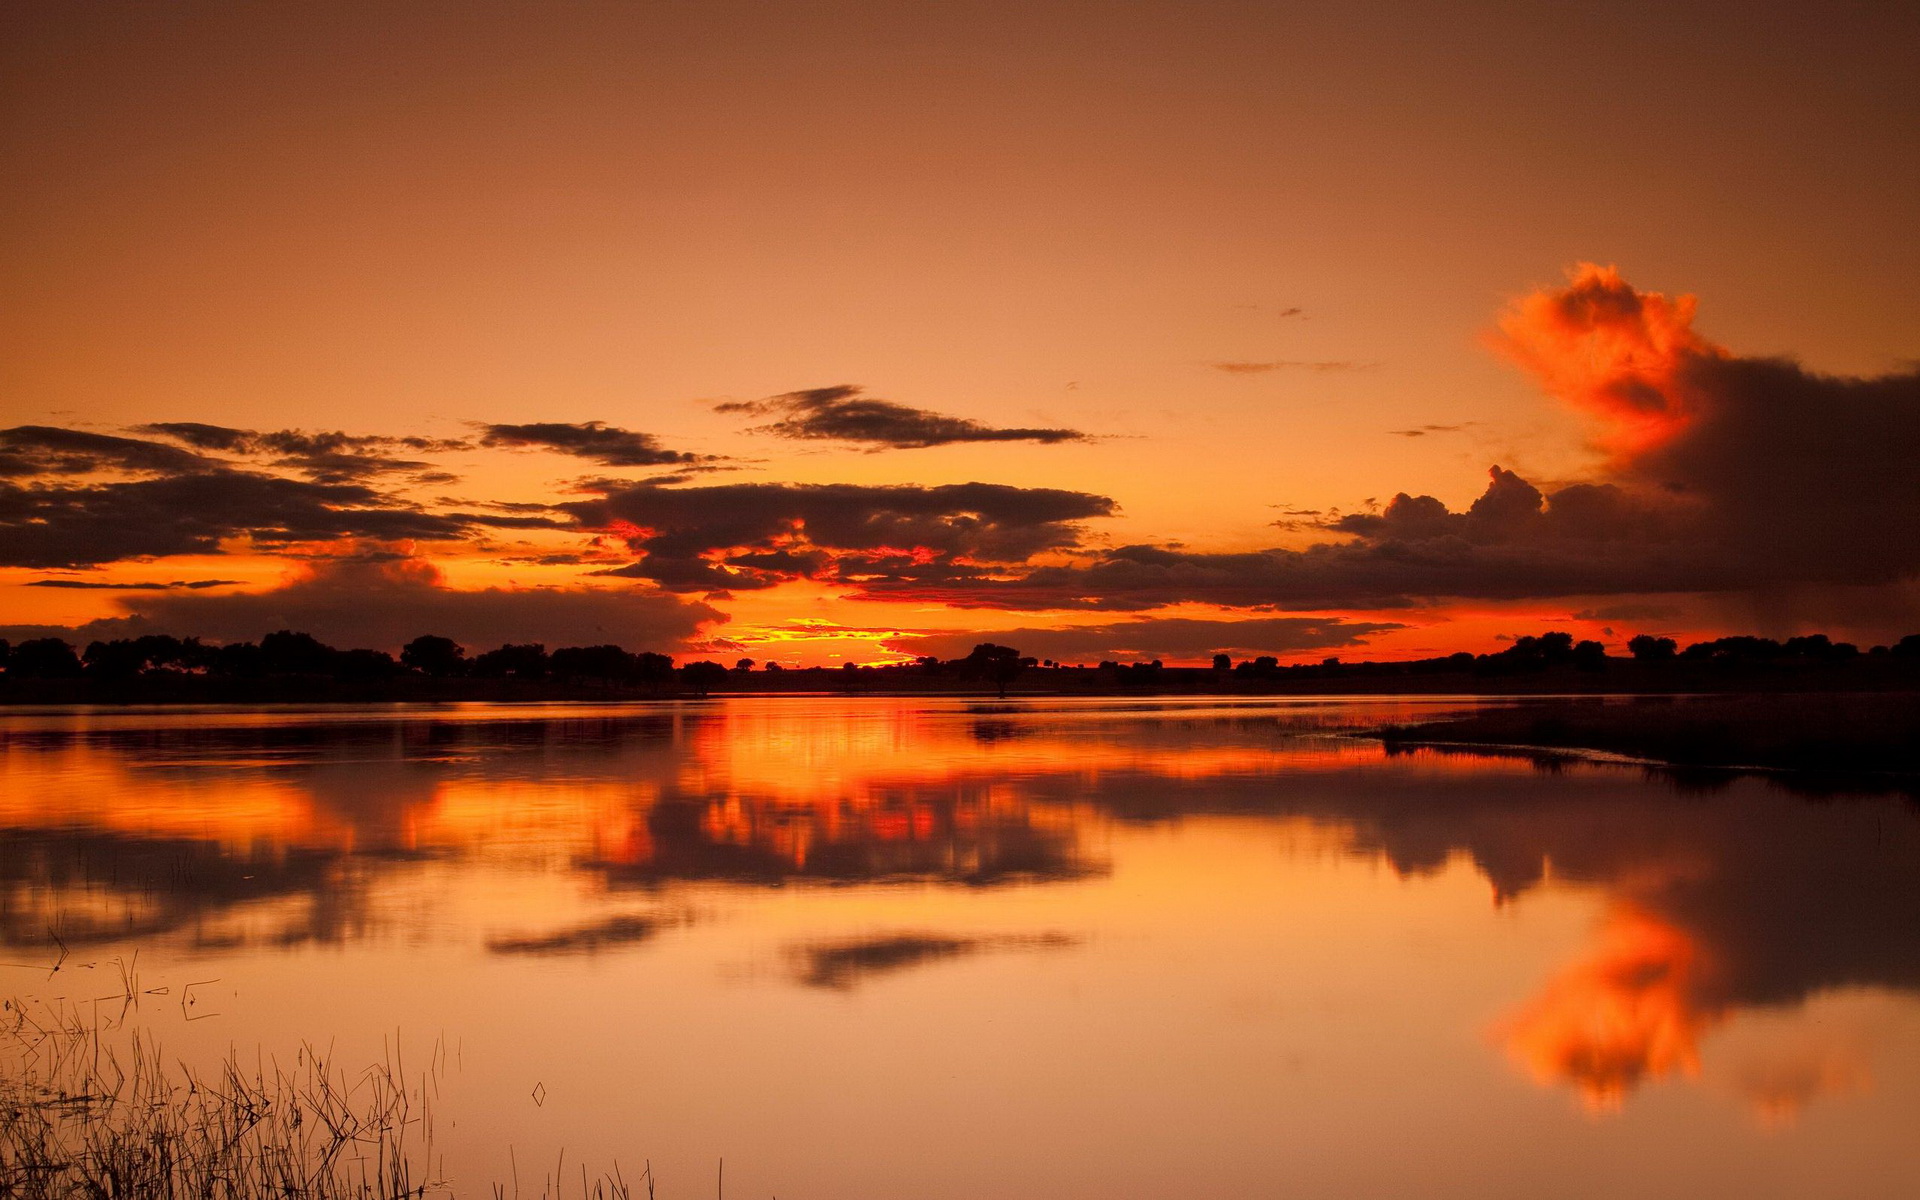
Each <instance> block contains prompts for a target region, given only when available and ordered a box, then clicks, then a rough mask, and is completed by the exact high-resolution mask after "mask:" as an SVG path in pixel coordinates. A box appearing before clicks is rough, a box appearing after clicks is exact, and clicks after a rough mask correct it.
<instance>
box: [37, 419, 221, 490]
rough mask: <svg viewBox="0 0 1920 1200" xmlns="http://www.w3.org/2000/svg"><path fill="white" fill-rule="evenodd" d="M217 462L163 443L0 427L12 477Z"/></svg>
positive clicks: (164, 469) (191, 467)
mask: <svg viewBox="0 0 1920 1200" xmlns="http://www.w3.org/2000/svg"><path fill="white" fill-rule="evenodd" d="M213 465H215V463H214V460H211V459H208V458H206V457H205V456H203V455H200V454H195V453H193V452H192V451H190V450H182V449H180V448H179V447H178V446H169V445H167V444H165V443H164V442H152V441H146V440H144V439H140V438H125V437H116V436H113V435H111V434H105V433H90V432H88V431H87V430H84V429H61V428H58V427H56V426H52V425H16V426H14V427H13V428H11V429H0V476H5V477H9V478H16V477H20V476H28V475H85V474H90V473H92V472H96V471H129V472H136V473H147V472H157V473H172V472H180V471H197V470H203V469H206V468H208V467H211V466H213Z"/></svg>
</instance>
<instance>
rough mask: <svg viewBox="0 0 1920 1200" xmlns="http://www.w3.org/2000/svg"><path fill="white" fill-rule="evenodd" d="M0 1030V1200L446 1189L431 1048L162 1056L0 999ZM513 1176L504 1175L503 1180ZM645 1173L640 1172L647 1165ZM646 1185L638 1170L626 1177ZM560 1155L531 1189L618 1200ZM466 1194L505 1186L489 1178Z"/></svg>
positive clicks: (150, 1041) (49, 1010)
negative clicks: (200, 1062)
mask: <svg viewBox="0 0 1920 1200" xmlns="http://www.w3.org/2000/svg"><path fill="white" fill-rule="evenodd" d="M0 1015H3V1016H4V1025H3V1026H0V1197H6V1198H7V1200H56V1198H57V1200H71V1198H75V1197H85V1198H88V1200H122V1198H125V1200H266V1198H268V1197H274V1198H278V1200H426V1198H427V1197H452V1196H456V1195H458V1194H462V1193H461V1192H457V1191H456V1189H455V1187H454V1186H453V1185H452V1183H451V1182H450V1181H449V1180H448V1179H447V1178H446V1173H445V1170H444V1162H441V1161H438V1160H436V1158H435V1155H434V1137H433V1135H434V1104H435V1100H436V1098H437V1096H438V1094H439V1086H440V1081H441V1079H442V1077H443V1075H444V1073H445V1069H446V1059H445V1055H444V1053H443V1052H442V1049H441V1047H439V1046H436V1047H435V1048H434V1050H433V1052H432V1053H431V1054H430V1055H429V1056H428V1059H427V1061H426V1063H425V1064H424V1066H423V1067H422V1068H421V1069H419V1070H418V1071H417V1072H416V1073H413V1074H409V1071H408V1068H407V1065H406V1064H405V1062H404V1061H403V1059H402V1056H401V1053H400V1050H399V1047H398V1044H397V1043H393V1044H390V1045H389V1046H388V1047H387V1050H386V1054H385V1057H384V1059H383V1061H381V1062H379V1063H376V1064H374V1065H371V1066H368V1067H366V1068H364V1069H362V1070H360V1071H358V1072H357V1073H349V1072H347V1071H345V1070H342V1069H341V1068H340V1067H339V1066H338V1065H337V1064H336V1063H335V1062H334V1061H333V1059H332V1058H331V1056H330V1055H329V1054H327V1053H325V1052H322V1051H318V1050H316V1049H314V1048H313V1047H312V1046H302V1047H301V1048H300V1050H299V1051H298V1053H297V1054H296V1055H295V1056H294V1060H293V1062H292V1063H291V1064H287V1063H282V1062H279V1061H276V1060H270V1059H264V1058H262V1059H260V1060H259V1061H256V1062H254V1063H251V1064H248V1063H246V1062H244V1061H243V1060H242V1059H241V1058H240V1057H239V1056H238V1055H237V1054H232V1053H230V1054H229V1056H228V1057H227V1058H226V1059H225V1060H224V1061H223V1062H221V1063H220V1064H219V1065H218V1066H217V1067H216V1068H214V1069H213V1070H211V1071H206V1072H202V1071H196V1070H195V1069H193V1068H192V1067H189V1066H187V1065H186V1064H184V1063H181V1062H179V1061H177V1060H175V1061H171V1062H170V1061H169V1060H168V1059H167V1058H166V1057H165V1055H164V1053H163V1052H162V1048H161V1046H160V1045H159V1043H158V1042H157V1041H156V1040H155V1039H154V1038H153V1037H152V1035H151V1034H148V1033H145V1032H143V1031H142V1030H141V1029H139V1028H138V1027H134V1028H128V1026H127V1023H126V1022H125V1020H124V1015H125V1014H124V1008H123V1010H122V1014H121V1018H120V1019H117V1020H116V1019H112V1018H109V1019H105V1020H102V1019H100V1018H99V1017H97V1016H89V1015H88V1014H87V1012H86V1011H84V1010H82V1009H81V1008H79V1007H77V1006H74V1005H71V1004H64V1003H63V1004H59V1005H48V1004H38V1005H36V1004H31V1003H28V1002H22V1001H17V1000H13V1001H7V1002H5V1005H4V1011H3V1012H0ZM517 1174H518V1172H517V1171H516V1176H517ZM649 1174H650V1173H649ZM642 1181H643V1182H644V1183H645V1184H646V1190H647V1194H648V1195H651V1193H652V1186H651V1182H652V1181H651V1179H650V1177H644V1176H643V1180H642ZM568 1182H569V1181H568V1178H567V1175H566V1174H565V1156H564V1154H563V1155H562V1156H561V1159H560V1161H559V1162H558V1163H556V1164H555V1167H554V1168H553V1169H552V1170H551V1171H550V1172H546V1173H543V1175H542V1178H541V1181H540V1192H539V1195H540V1196H541V1197H542V1198H543V1200H561V1198H562V1197H564V1196H567V1195H570V1194H573V1195H579V1196H580V1197H582V1200H630V1197H631V1195H632V1192H631V1189H630V1187H629V1186H628V1184H627V1183H626V1182H625V1181H624V1180H623V1179H621V1178H620V1175H619V1172H618V1170H617V1169H616V1170H615V1171H614V1173H613V1174H611V1175H608V1176H604V1177H602V1178H601V1179H600V1180H598V1181H590V1180H589V1179H588V1177H587V1174H586V1172H585V1171H584V1170H582V1171H581V1173H580V1176H579V1178H578V1180H577V1187H578V1191H577V1192H576V1191H575V1190H574V1188H572V1187H569V1186H568ZM482 1194H487V1195H492V1196H494V1197H497V1198H500V1200H506V1198H508V1197H518V1196H520V1195H521V1191H520V1186H519V1181H518V1179H517V1177H516V1179H515V1181H514V1182H513V1184H512V1185H511V1187H509V1186H507V1185H494V1186H492V1187H490V1188H488V1189H486V1191H485V1192H484V1193H482Z"/></svg>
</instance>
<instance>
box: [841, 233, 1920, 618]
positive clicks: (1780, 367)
mask: <svg viewBox="0 0 1920 1200" xmlns="http://www.w3.org/2000/svg"><path fill="white" fill-rule="evenodd" d="M1691 314H1692V308H1691V304H1690V303H1689V302H1687V301H1684V300H1683V301H1669V300H1667V299H1666V298H1665V297H1661V296H1658V295H1653V294H1643V293H1639V292H1636V291H1634V290H1633V289H1632V288H1630V287H1628V286H1627V285H1626V284H1625V283H1624V282H1622V281H1621V280H1620V279H1619V278H1618V276H1617V275H1615V274H1614V273H1612V272H1611V271H1607V270H1603V269H1600V268H1583V269H1582V271H1581V272H1580V273H1579V274H1578V275H1577V276H1576V278H1575V280H1574V282H1573V284H1572V285H1571V286H1569V287H1568V288H1566V289H1563V290H1561V291H1557V292H1553V293H1547V294H1543V295H1542V296H1538V297H1534V298H1532V299H1531V300H1528V301H1526V302H1523V303H1522V304H1521V305H1519V306H1517V307H1516V309H1515V311H1514V312H1513V313H1511V314H1509V316H1508V318H1507V319H1506V320H1505V321H1503V323H1502V327H1501V328H1502V339H1503V340H1502V341H1501V343H1500V344H1501V345H1502V347H1503V348H1504V349H1506V350H1507V352H1508V353H1509V354H1510V355H1512V356H1513V357H1514V358H1515V359H1516V360H1518V361H1520V362H1522V363H1523V364H1524V365H1526V366H1527V367H1528V368H1529V369H1530V370H1533V371H1534V372H1535V373H1536V374H1537V375H1539V376H1540V378H1541V379H1542V381H1543V382H1544V383H1545V384H1546V385H1547V387H1548V388H1549V390H1551V391H1552V392H1553V393H1554V394H1555V395H1556V396H1559V397H1561V398H1563V399H1565V400H1567V401H1568V402H1569V403H1571V404H1574V405H1575V406H1577V407H1579V408H1581V409H1583V410H1586V411H1588V412H1591V413H1593V414H1594V415H1596V416H1597V417H1598V418H1600V422H1601V427H1600V429H1599V430H1598V432H1597V434H1596V444H1597V446H1598V447H1599V448H1600V449H1601V450H1603V451H1604V452H1605V453H1606V454H1607V455H1608V457H1607V459H1606V461H1605V462H1604V464H1603V465H1602V466H1601V467H1600V468H1599V469H1598V470H1597V471H1596V472H1595V478H1594V479H1593V480H1591V481H1589V482H1582V483H1575V484H1569V485H1566V486H1561V487H1557V488H1555V489H1553V490H1551V491H1550V492H1547V491H1543V490H1542V489H1540V488H1537V487H1535V486H1534V485H1532V484H1531V483H1529V482H1527V481H1526V480H1525V479H1522V478H1521V477H1520V476H1519V475H1518V474H1516V473H1514V472H1511V471H1507V470H1504V469H1502V468H1500V467H1494V468H1493V469H1492V472H1491V480H1490V482H1489V485H1488V487H1487V489H1486V491H1485V493H1484V494H1482V495H1481V496H1480V498H1479V499H1477V500H1475V501H1474V502H1473V503H1472V504H1471V505H1469V506H1467V507H1466V508H1465V509H1463V510H1461V511H1454V510H1452V509H1450V508H1449V507H1448V506H1447V505H1446V504H1445V503H1443V502H1442V501H1440V500H1439V499H1437V498H1435V497H1433V496H1418V495H1410V494H1407V493H1401V494H1399V495H1396V496H1395V497H1393V499H1392V500H1390V501H1389V502H1388V503H1387V504H1386V506H1385V507H1384V508H1383V509H1381V510H1379V511H1377V512H1363V513H1354V514H1348V515H1344V516H1339V515H1331V516H1328V517H1326V518H1324V519H1322V520H1320V521H1318V522H1315V523H1313V524H1312V525H1309V526H1306V527H1307V528H1314V529H1318V530H1319V531H1321V532H1322V533H1324V534H1326V535H1329V536H1328V540H1325V541H1322V542H1320V543H1319V544H1316V545H1311V546H1308V547H1307V548H1305V549H1300V550H1296V549H1268V550H1258V551H1249V552H1234V553H1210V552H1204V551H1194V550H1188V549H1186V548H1183V547H1172V546H1153V545H1131V546H1122V547H1119V548H1117V549H1113V550H1110V551H1107V552H1105V553H1102V554H1099V555H1097V556H1092V557H1087V558H1082V559H1081V560H1079V561H1077V562H1071V563H1068V564H1066V565H1058V566H1043V567H1039V568H1036V569H1032V570H1028V571H1023V572H1004V571H1003V572H998V573H993V574H983V573H980V572H977V571H976V572H970V573H969V572H955V571H952V570H947V569H940V570H924V569H922V570H916V569H911V568H909V569H901V570H896V571H893V572H891V573H888V574H885V575H876V576H874V577H872V578H869V579H866V580H864V581H862V583H861V587H862V591H863V593H864V594H866V595H869V596H872V597H877V598H888V599H917V600H920V601H932V602H941V603H948V604H955V605H962V606H977V607H995V608H1010V609H1043V608H1052V609H1105V610H1113V611H1135V610H1143V609H1151V608H1156V607H1161V606H1164V605H1171V604H1177V603H1180V602H1183V601H1196V600H1197V601H1206V602H1211V603H1215V604H1222V605H1230V606H1237V607H1254V608H1260V607H1266V608H1275V609H1285V610H1296V611H1299V610H1308V611H1315V610H1324V609H1329V608H1394V607H1404V606H1409V605H1419V604H1426V603H1429V602H1434V601H1444V600H1454V599H1475V600H1520V599H1537V598H1549V597H1568V596H1595V597H1599V596H1622V595H1636V594H1638V595H1651V594H1662V593H1666V594H1673V593H1720V594H1736V595H1739V596H1742V597H1745V598H1748V599H1749V600H1759V601H1764V602H1766V603H1768V604H1776V605H1785V604H1789V603H1791V601H1792V598H1793V597H1795V596H1796V595H1802V594H1811V590H1813V589H1820V591H1819V593H1818V594H1819V595H1820V596H1821V597H1822V598H1823V599H1824V600H1826V601H1827V602H1828V603H1831V602H1832V599H1833V597H1834V596H1835V590H1834V589H1837V588H1852V589H1856V590H1859V591H1860V595H1859V597H1856V599H1855V600H1854V601H1851V603H1858V604H1867V603H1868V602H1869V600H1870V599H1871V597H1870V596H1869V595H1868V592H1869V591H1870V590H1872V589H1879V591H1880V592H1889V591H1891V592H1893V593H1898V594H1900V595H1904V596H1906V597H1907V598H1906V599H1905V600H1904V601H1903V602H1902V606H1903V607H1904V610H1905V611H1906V614H1907V618H1906V619H1907V620H1909V621H1910V620H1911V618H1912V616H1913V613H1912V599H1911V597H1912V594H1913V593H1912V591H1911V589H1910V588H1909V589H1908V590H1907V591H1905V592H1901V591H1900V589H1901V588H1903V587H1906V586H1907V585H1909V584H1910V583H1911V581H1913V580H1914V579H1916V578H1917V577H1920V455H1916V454H1914V453H1913V447H1915V446H1917V445H1920V371H1906V372H1902V373H1898V374H1892V375H1886V376H1882V377H1878V378H1840V377H1834V376H1828V375H1820V374H1817V373H1814V372H1811V371H1808V370H1806V369H1805V368H1803V367H1801V366H1799V365H1797V364H1795V363H1792V362H1788V361H1785V360H1779V359H1746V358H1739V357H1736V356H1734V355H1732V354H1730V353H1728V352H1727V351H1725V350H1722V349H1721V348H1719V347H1716V346H1714V345H1712V344H1711V343H1709V342H1706V341H1705V340H1704V339H1702V338H1700V337H1699V336H1698V335H1697V334H1694V333H1693V332H1692V330H1691V328H1690V326H1689V324H1688V322H1689V321H1690V319H1691ZM1294 527H1295V528H1299V527H1300V526H1294ZM935 565H936V566H939V567H942V568H944V567H945V566H946V564H935ZM1862 589H1864V590H1862ZM1881 607H1882V608H1885V607H1886V606H1885V605H1882V606H1881ZM1876 611H1878V610H1876ZM1823 615H1825V616H1826V617H1827V618H1828V619H1831V618H1832V616H1833V614H1831V613H1827V614H1823ZM1623 619H1624V618H1623Z"/></svg>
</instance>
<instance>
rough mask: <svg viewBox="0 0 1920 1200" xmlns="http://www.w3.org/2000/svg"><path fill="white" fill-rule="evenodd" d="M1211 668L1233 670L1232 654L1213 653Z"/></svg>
mask: <svg viewBox="0 0 1920 1200" xmlns="http://www.w3.org/2000/svg"><path fill="white" fill-rule="evenodd" d="M1213 669H1214V670H1216V671H1231V670H1233V656H1232V655H1230V654H1216V655H1214V656H1213Z"/></svg>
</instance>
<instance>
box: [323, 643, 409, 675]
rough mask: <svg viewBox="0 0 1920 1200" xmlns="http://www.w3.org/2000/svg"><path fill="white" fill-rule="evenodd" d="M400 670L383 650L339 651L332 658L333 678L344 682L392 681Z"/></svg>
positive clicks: (398, 665)
mask: <svg viewBox="0 0 1920 1200" xmlns="http://www.w3.org/2000/svg"><path fill="white" fill-rule="evenodd" d="M401 669H402V668H401V666H400V664H399V663H397V662H395V661H394V658H393V655H391V654H388V653H387V652H386V651H385V650H339V651H336V652H335V653H334V656H333V677H334V678H335V679H338V680H342V681H344V682H361V681H366V680H378V679H392V678H393V677H394V676H395V675H398V674H399V673H400V671H401Z"/></svg>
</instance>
